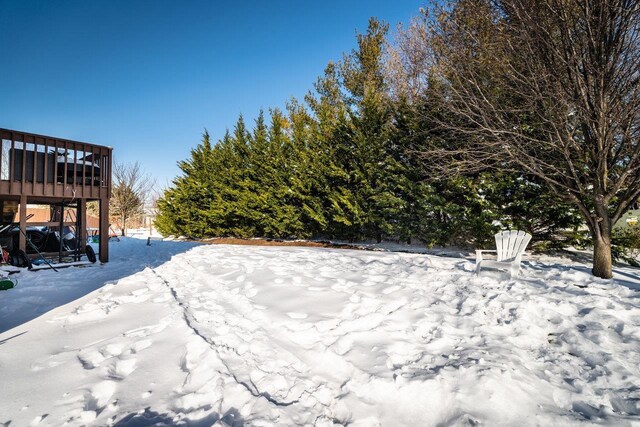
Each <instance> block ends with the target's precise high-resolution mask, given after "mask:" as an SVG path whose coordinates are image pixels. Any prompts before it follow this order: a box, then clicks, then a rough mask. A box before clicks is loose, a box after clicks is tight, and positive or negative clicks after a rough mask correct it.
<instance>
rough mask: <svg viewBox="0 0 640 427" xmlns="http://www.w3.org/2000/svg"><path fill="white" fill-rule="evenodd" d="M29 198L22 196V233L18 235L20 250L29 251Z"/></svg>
mask: <svg viewBox="0 0 640 427" xmlns="http://www.w3.org/2000/svg"><path fill="white" fill-rule="evenodd" d="M26 232H27V196H24V195H23V196H20V231H19V233H20V234H19V235H18V248H19V249H21V250H23V251H25V252H26V251H27V239H26V238H25V234H26Z"/></svg>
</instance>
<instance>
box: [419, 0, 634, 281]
mask: <svg viewBox="0 0 640 427" xmlns="http://www.w3.org/2000/svg"><path fill="white" fill-rule="evenodd" d="M431 37H432V39H431V47H432V48H433V50H434V55H435V62H434V64H435V65H434V68H432V70H431V71H434V72H435V73H437V75H438V76H439V77H440V82H441V83H442V85H443V87H444V90H442V91H441V95H442V97H441V98H440V99H441V101H442V102H441V105H440V106H441V107H442V108H443V109H446V110H447V111H448V112H449V113H451V114H452V115H454V117H456V120H455V121H448V122H446V121H443V123H442V124H443V125H444V126H445V127H448V128H449V129H450V130H451V131H454V132H457V133H458V135H460V136H462V138H461V140H462V141H464V142H465V143H464V144H463V145H462V146H458V147H457V148H455V149H454V150H442V151H439V152H437V151H438V150H434V153H430V155H432V156H434V155H437V154H443V153H445V152H446V154H447V155H448V156H449V158H453V159H455V163H449V166H451V165H454V166H455V167H461V168H463V169H464V168H474V167H476V168H477V167H483V166H485V165H486V164H488V163H490V162H493V163H495V162H498V164H500V165H501V166H502V167H510V166H512V167H515V168H517V169H518V170H520V171H522V172H525V173H528V174H532V175H534V176H537V177H539V178H540V179H541V180H542V181H543V182H545V183H546V185H548V187H549V188H550V189H551V190H552V191H553V192H555V193H556V194H557V195H559V196H561V197H562V198H564V199H566V200H568V201H570V202H571V203H572V204H574V205H575V206H576V207H577V208H578V209H579V210H580V212H581V213H582V216H583V217H584V219H585V221H586V224H587V226H588V228H589V230H590V232H591V235H592V238H593V245H594V260H593V273H594V274H595V275H596V276H599V277H604V278H609V277H612V265H611V264H612V260H611V231H612V227H613V225H614V224H615V222H616V221H617V220H618V219H619V218H620V217H621V215H622V214H623V213H624V212H625V211H626V210H627V209H628V208H629V206H630V205H631V204H633V203H634V202H635V201H636V200H637V198H638V196H639V195H640V81H639V79H640V0H459V1H457V2H455V3H454V5H453V7H452V8H450V9H449V10H448V11H447V12H445V13H443V14H442V15H441V16H439V17H438V19H437V20H436V21H435V24H434V25H433V27H432V32H431ZM464 136H468V138H464Z"/></svg>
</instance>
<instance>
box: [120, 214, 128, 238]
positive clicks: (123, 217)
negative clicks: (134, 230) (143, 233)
mask: <svg viewBox="0 0 640 427" xmlns="http://www.w3.org/2000/svg"><path fill="white" fill-rule="evenodd" d="M126 223H127V218H126V217H125V216H124V215H123V216H122V230H120V233H121V235H122V237H124V236H125V227H126Z"/></svg>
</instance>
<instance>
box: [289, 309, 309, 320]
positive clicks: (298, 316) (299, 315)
mask: <svg viewBox="0 0 640 427" xmlns="http://www.w3.org/2000/svg"><path fill="white" fill-rule="evenodd" d="M287 316H289V317H290V318H292V319H306V318H307V317H308V316H309V315H308V314H307V313H296V312H292V311H291V312H289V313H287Z"/></svg>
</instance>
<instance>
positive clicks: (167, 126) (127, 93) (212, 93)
mask: <svg viewBox="0 0 640 427" xmlns="http://www.w3.org/2000/svg"><path fill="white" fill-rule="evenodd" d="M422 3H423V2H422V1H419V0H388V1H381V0H369V1H351V0H341V1H243V2H235V1H225V2H223V1H220V2H218V1H214V0H206V1H205V0H202V1H196V0H193V1H178V0H144V1H143V0H108V1H107V0H104V1H98V0H76V1H64V0H63V1H50V0H42V1H35V0H34V1H31V0H0V57H1V60H0V61H1V62H0V63H1V65H0V127H3V128H9V129H16V130H21V131H26V132H33V133H39V134H45V135H52V136H57V137H61V138H68V139H74V140H80V141H86V142H92V143H96V144H101V145H110V146H112V147H113V148H114V157H115V158H116V160H120V161H127V162H128V161H136V160H137V161H140V162H141V164H142V165H143V166H144V168H145V169H146V170H147V171H148V172H150V173H151V174H152V175H153V176H155V177H156V178H157V180H158V183H159V184H161V185H166V184H167V183H168V182H169V181H170V180H171V179H173V178H174V177H175V176H176V175H177V174H178V173H179V169H178V167H177V166H176V162H177V161H179V160H182V159H185V158H187V156H188V155H189V150H190V149H191V148H193V147H195V146H196V145H197V144H198V143H199V142H200V140H201V136H202V132H203V130H204V129H205V128H207V129H208V130H209V133H210V134H211V135H212V137H213V138H214V139H215V140H217V139H218V138H220V137H221V136H222V135H223V133H224V131H225V129H226V128H232V127H233V124H234V123H235V121H236V119H237V117H238V114H240V113H242V114H244V116H245V118H246V119H247V121H248V124H249V125H252V124H253V123H252V122H253V119H254V118H255V117H256V115H257V113H258V111H259V109H260V108H264V109H265V110H266V109H268V108H270V107H283V106H284V104H285V102H286V101H287V100H288V99H289V98H290V97H291V96H295V97H298V98H302V97H303V96H304V94H305V93H306V92H307V91H308V90H309V89H311V88H312V85H313V82H314V81H315V80H316V78H317V77H318V76H319V75H321V74H322V72H323V70H324V67H325V65H326V64H327V62H328V61H330V60H338V59H340V58H341V56H342V53H343V52H347V51H349V50H350V49H352V48H353V47H355V44H356V42H355V31H356V30H357V31H359V32H364V31H365V30H366V27H367V21H368V19H369V17H371V16H376V17H378V18H380V19H382V20H385V21H387V22H389V23H390V24H391V27H392V28H395V25H396V24H397V23H398V22H404V23H406V22H408V20H409V19H410V18H411V17H412V16H414V15H415V14H417V12H418V8H419V7H420V6H421V5H422Z"/></svg>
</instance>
